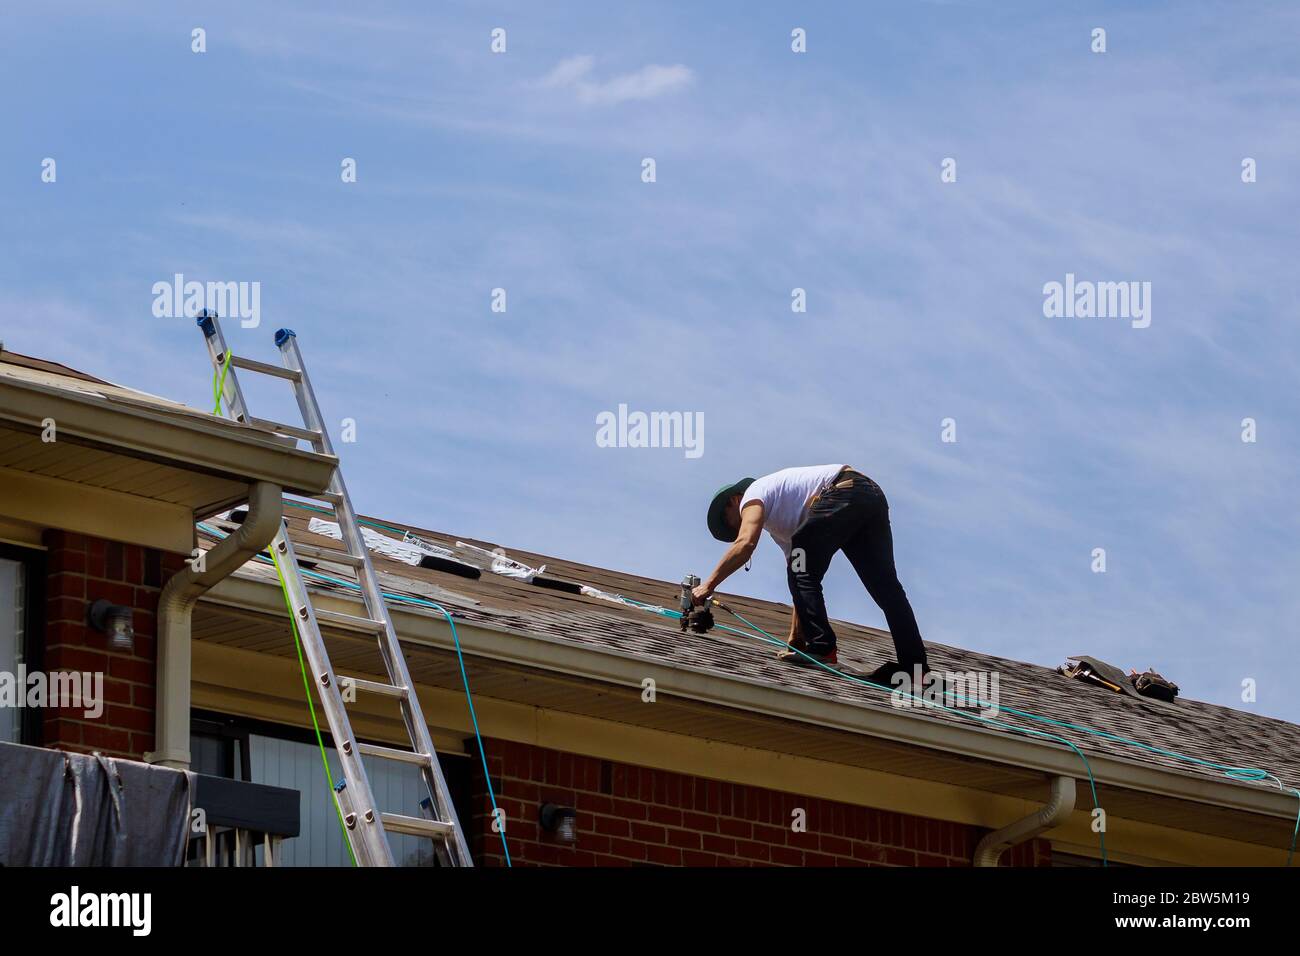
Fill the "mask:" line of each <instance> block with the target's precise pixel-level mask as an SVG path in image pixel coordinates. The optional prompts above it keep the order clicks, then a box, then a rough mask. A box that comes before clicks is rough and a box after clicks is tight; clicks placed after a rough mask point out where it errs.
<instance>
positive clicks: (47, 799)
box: [0, 743, 194, 866]
mask: <svg viewBox="0 0 1300 956" xmlns="http://www.w3.org/2000/svg"><path fill="white" fill-rule="evenodd" d="M193 776H194V775H193V774H192V773H190V772H188V771H184V770H173V769H171V768H169V767H157V766H153V765H151V764H146V763H140V762H138V761H135V760H120V759H118V758H115V757H104V756H101V755H99V754H73V753H64V752H63V751H61V750H45V749H42V748H40V747H26V746H23V745H21V744H9V743H0V866H180V865H181V864H182V863H183V862H184V861H185V847H186V843H187V841H188V839H189V819H190V809H191V802H192V799H193V797H192V795H193V793H194V780H193Z"/></svg>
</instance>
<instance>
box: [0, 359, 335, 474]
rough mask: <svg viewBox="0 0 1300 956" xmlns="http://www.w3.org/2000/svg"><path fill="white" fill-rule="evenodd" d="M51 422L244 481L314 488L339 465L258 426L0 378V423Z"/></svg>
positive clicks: (140, 454)
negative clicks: (49, 419)
mask: <svg viewBox="0 0 1300 956" xmlns="http://www.w3.org/2000/svg"><path fill="white" fill-rule="evenodd" d="M47 418H51V419H53V420H54V422H55V425H56V428H57V434H58V437H59V440H60V441H67V442H69V443H72V444H79V445H86V446H89V447H92V448H99V449H102V450H104V451H109V452H113V453H115V454H119V455H126V456H128V457H131V458H140V459H144V460H147V461H153V462H157V463H158V464H163V465H170V466H172V467H174V468H181V469H184V470H186V471H197V472H201V473H204V474H209V475H215V476H217V477H219V478H227V479H229V480H231V481H237V482H241V483H244V484H248V483H251V482H254V481H265V482H269V483H271V484H276V485H280V486H281V487H282V488H284V489H285V490H286V491H292V492H297V493H300V494H315V493H317V492H320V491H323V490H325V489H326V488H327V487H328V486H329V482H330V477H331V475H332V474H333V470H334V468H335V466H336V465H337V463H338V459H336V458H335V457H334V456H332V455H321V454H317V453H316V452H310V451H303V450H301V449H297V448H293V447H290V446H288V445H285V444H282V443H281V442H279V441H276V440H275V438H274V437H272V436H270V435H269V434H266V433H263V432H259V431H257V430H256V429H253V428H249V427H247V426H244V425H239V424H236V423H234V422H229V421H226V420H224V419H219V418H216V417H214V416H204V415H202V414H199V413H194V414H192V415H189V414H185V413H174V414H168V413H165V412H156V411H153V410H151V409H147V408H143V407H134V406H133V407H129V408H128V407H124V406H123V405H121V404H117V403H114V402H110V401H107V400H105V399H102V398H99V397H97V396H94V395H84V394H81V393H76V392H69V391H63V390H60V389H57V388H51V387H46V386H42V385H38V384H34V383H30V382H18V381H12V380H4V379H3V378H0V421H3V422H6V423H8V424H10V425H12V426H14V427H17V428H21V429H23V430H25V431H28V432H36V433H39V432H40V431H41V430H42V428H43V426H42V424H41V423H42V422H43V421H44V420H45V419H47Z"/></svg>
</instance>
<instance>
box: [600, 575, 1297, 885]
mask: <svg viewBox="0 0 1300 956" xmlns="http://www.w3.org/2000/svg"><path fill="white" fill-rule="evenodd" d="M623 600H624V601H627V602H628V603H629V604H632V605H633V606H638V607H641V608H643V609H644V610H648V611H651V612H653V613H656V614H660V615H662V616H665V617H673V618H679V617H681V614H680V612H677V611H672V610H669V609H668V608H659V607H655V606H654V605H650V604H641V603H640V602H637V601H632V600H631V599H629V598H626V597H625V598H623ZM713 603H714V604H715V605H716V606H718V607H720V608H722V609H723V610H724V611H726V612H728V613H729V614H731V615H732V616H733V617H735V618H736V619H737V620H738V621H740V622H741V623H742V624H744V625H745V626H746V627H748V628H749V629H750V631H748V632H747V631H742V630H739V629H738V628H734V627H728V626H727V625H725V624H718V625H715V626H716V627H718V628H719V629H721V630H724V631H728V632H730V633H733V634H739V635H741V636H742V637H749V638H757V639H758V640H762V641H764V642H766V643H769V644H773V645H776V646H778V647H782V648H789V649H791V650H794V651H795V652H796V653H798V654H800V655H802V656H803V657H806V658H807V659H808V660H809V661H811V662H812V663H814V664H816V665H817V666H818V667H820V668H822V669H823V670H826V671H829V672H830V673H832V674H835V675H836V676H837V677H842V678H844V679H845V680H847V681H850V682H852V683H855V684H861V685H862V686H864V687H871V688H873V689H876V690H883V691H887V692H888V693H890V694H902V696H905V697H910V698H912V699H913V700H915V701H919V702H920V703H922V704H923V705H925V706H928V707H937V708H939V709H941V710H946V711H949V712H951V713H955V714H961V715H962V716H964V717H970V718H972V719H975V720H980V721H983V722H985V723H987V724H989V725H990V726H994V727H1000V728H1002V729H1005V730H1009V731H1012V732H1014V733H1022V734H1027V735H1030V736H1035V737H1041V738H1044V739H1047V740H1054V741H1057V742H1059V743H1063V744H1065V745H1066V746H1067V747H1069V748H1070V749H1071V750H1073V751H1074V753H1075V754H1076V755H1078V757H1079V759H1080V760H1081V761H1082V762H1083V766H1084V770H1085V771H1086V772H1087V774H1088V785H1089V788H1090V789H1091V791H1092V802H1093V807H1094V808H1098V807H1099V806H1100V804H1099V803H1098V800H1097V784H1096V780H1095V779H1094V777H1093V774H1092V767H1091V766H1090V765H1089V763H1088V758H1087V757H1085V756H1084V754H1083V751H1081V750H1080V749H1079V748H1078V747H1077V746H1075V744H1074V743H1072V742H1071V741H1069V740H1067V739H1065V738H1064V737H1061V736H1058V735H1057V734H1051V733H1047V732H1045V731H1037V730H1032V729H1030V728H1027V727H1017V726H1015V725H1014V724H1007V723H1005V722H1003V721H998V720H995V719H993V718H991V717H985V716H983V715H980V714H973V713H971V712H970V711H967V710H961V709H958V708H954V707H946V706H944V705H942V704H936V703H934V702H932V701H926V700H923V699H922V698H919V697H917V696H916V695H914V694H905V693H902V692H901V691H899V690H898V689H897V688H893V687H887V686H885V685H883V684H876V683H873V682H872V681H868V680H863V679H862V678H860V677H857V676H855V675H853V674H848V673H845V672H844V671H841V670H839V669H838V668H835V667H832V666H831V665H829V664H826V663H824V662H822V661H819V660H817V658H815V657H813V656H812V655H810V654H807V653H805V652H804V651H802V650H799V649H798V648H794V647H791V646H790V645H789V644H788V643H787V642H786V641H782V640H779V639H778V638H776V637H773V636H772V635H771V634H769V633H768V632H767V631H765V630H763V629H762V628H761V627H759V626H758V625H757V624H754V623H753V622H752V621H750V620H748V619H747V618H745V617H743V616H742V615H741V614H739V613H738V612H736V611H735V610H733V609H732V608H730V607H728V606H727V605H725V604H723V603H722V602H721V601H718V600H717V599H715V600H714V602H713ZM956 696H962V695H956ZM962 699H963V702H964V703H967V704H970V703H972V701H970V700H968V699H966V698H964V697H963V698H962ZM973 703H974V704H975V705H976V706H978V707H980V708H981V709H989V708H996V709H997V710H998V711H1004V712H1006V713H1008V714H1014V715H1016V716H1018V717H1025V718H1028V719H1030V720H1036V721H1040V722H1042V723H1047V724H1052V725H1054V726H1057V727H1061V728H1065V729H1069V730H1076V731H1079V732H1081V733H1087V734H1092V735H1094V736H1097V737H1102V738H1104V739H1106V740H1112V741H1115V742H1117V743H1122V744H1127V745H1129V746H1133V747H1139V748H1141V749H1143V750H1148V751H1150V752H1152V753H1156V754H1160V755H1162V756H1166V757H1173V758H1175V759H1178V760H1185V761H1187V762H1189V763H1194V764H1197V765H1199V766H1203V767H1209V768H1212V769H1215V770H1218V771H1220V772H1221V773H1222V774H1223V775H1224V776H1226V777H1228V778H1230V779H1233V780H1242V781H1250V782H1254V781H1260V780H1266V779H1267V780H1272V781H1273V782H1274V783H1276V784H1277V786H1278V789H1279V790H1282V791H1284V792H1285V791H1290V792H1291V793H1293V794H1295V795H1296V798H1297V800H1300V790H1297V789H1295V788H1292V787H1287V786H1286V785H1285V784H1283V782H1282V781H1281V780H1280V779H1279V778H1278V777H1277V776H1275V775H1274V774H1271V773H1269V772H1268V771H1265V770H1259V769H1256V768H1253V767H1231V766H1228V765H1227V764H1220V763H1215V762H1214V761H1210V760H1203V759H1201V758H1199V757H1192V756H1189V755H1187V754H1182V753H1178V752H1177V751H1174V750H1165V749H1163V748H1161V747H1153V746H1151V745H1150V744H1144V743H1142V742H1141V741H1137V740H1130V739H1129V738H1127V737H1121V736H1119V735H1118V734H1111V733H1107V732H1106V731H1104V730H1097V729H1095V728H1092V727H1085V726H1082V725H1080V724H1074V723H1070V722H1069V721H1064V720H1056V719H1054V718H1052V717H1044V716H1042V715H1040V714H1034V713H1030V712H1029V711H1024V710H1017V709H1016V708H1014V707H1003V706H1002V705H1000V704H996V705H995V704H992V703H989V702H987V701H982V700H978V699H976V700H974V701H973ZM1297 835H1300V807H1298V808H1297V812H1296V823H1295V826H1294V827H1293V828H1292V832H1291V846H1290V848H1289V850H1288V851H1287V858H1286V865H1287V866H1290V865H1291V862H1292V860H1293V859H1294V857H1295V848H1296V837H1297ZM1098 837H1099V840H1100V843H1101V854H1102V864H1103V865H1106V835H1105V832H1104V831H1099V832H1098Z"/></svg>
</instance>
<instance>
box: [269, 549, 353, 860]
mask: <svg viewBox="0 0 1300 956" xmlns="http://www.w3.org/2000/svg"><path fill="white" fill-rule="evenodd" d="M266 553H267V554H269V555H270V556H271V564H273V565H274V566H275V573H276V575H277V576H278V577H279V579H280V590H281V591H282V592H283V593H284V606H285V607H286V608H287V609H288V611H289V627H290V628H291V629H292V630H293V646H294V647H295V648H296V649H297V651H298V669H299V670H300V671H301V672H302V689H303V690H304V691H305V692H306V694H307V709H308V710H309V711H311V725H312V727H314V728H315V730H316V746H317V747H319V748H320V762H321V765H322V766H323V767H324V768H325V779H326V780H328V781H329V785H330V800H331V802H332V803H333V804H334V812H335V813H336V814H337V815H338V818H339V830H340V831H341V832H342V833H343V845H344V846H345V847H347V849H348V856H349V857H350V858H351V859H352V865H353V866H356V865H357V857H356V854H355V853H353V852H352V841H351V840H349V839H348V828H347V825H346V824H345V823H344V822H343V810H342V808H341V807H339V801H338V796H337V795H336V793H335V791H334V775H333V774H332V773H330V762H329V758H328V757H326V756H325V738H324V737H323V736H322V735H321V732H320V722H319V721H317V719H316V705H315V704H313V703H312V700H311V682H310V681H309V680H308V679H307V663H306V661H304V660H303V657H302V641H301V639H299V637H298V621H297V620H296V618H295V616H294V613H293V605H292V603H291V602H290V601H289V587H288V585H287V584H286V583H285V580H284V572H283V571H282V570H280V561H279V559H278V558H276V556H275V551H273V550H272V549H271V548H267V549H266Z"/></svg>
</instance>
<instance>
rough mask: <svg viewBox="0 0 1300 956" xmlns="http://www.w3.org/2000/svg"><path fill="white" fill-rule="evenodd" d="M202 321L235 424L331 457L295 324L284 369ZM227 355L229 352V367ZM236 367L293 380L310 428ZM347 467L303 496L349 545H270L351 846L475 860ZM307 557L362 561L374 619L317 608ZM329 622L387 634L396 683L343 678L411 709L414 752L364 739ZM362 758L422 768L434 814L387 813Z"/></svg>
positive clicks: (366, 862)
mask: <svg viewBox="0 0 1300 956" xmlns="http://www.w3.org/2000/svg"><path fill="white" fill-rule="evenodd" d="M197 321H198V326H199V328H200V329H201V330H202V332H203V336H204V340H205V341H206V343H207V346H208V355H209V356H210V357H211V359H212V364H213V367H214V369H215V370H216V374H217V376H218V378H219V380H220V381H222V388H221V398H224V399H225V402H226V407H227V408H228V409H229V410H230V414H231V415H232V416H233V418H234V420H235V421H237V422H243V423H245V424H248V425H253V426H256V427H260V428H263V429H267V430H269V431H272V432H275V433H276V434H279V435H285V436H288V437H290V438H294V439H299V440H303V441H307V442H310V443H311V445H312V447H313V448H314V449H315V450H316V451H317V452H320V453H322V454H326V455H333V454H334V448H333V446H332V445H331V444H330V438H329V433H328V432H327V431H326V429H325V424H324V421H323V419H322V418H321V414H320V406H318V405H317V404H316V395H315V393H314V392H313V391H312V387H311V381H310V380H309V379H308V378H307V371H306V369H305V368H303V364H302V353H301V352H299V350H298V338H297V336H296V335H295V334H294V333H293V331H292V330H290V329H280V330H279V331H278V332H276V333H275V344H276V346H277V347H279V349H280V358H281V360H282V362H283V366H276V365H268V364H266V363H264V362H258V361H255V360H253V359H249V358H244V357H243V356H239V355H233V354H230V352H229V349H228V346H227V345H226V340H225V337H224V336H223V335H222V334H221V325H220V324H219V322H218V319H217V316H216V315H214V314H212V313H211V312H208V311H207V310H204V311H203V312H201V313H200V314H199V316H198V319H197ZM227 356H229V362H228V363H227ZM237 368H241V369H245V370H247V371H250V372H258V373H260V374H263V375H269V376H272V377H274V378H279V379H284V380H287V381H289V382H291V383H292V384H293V390H294V395H295V397H296V398H297V400H298V408H299V409H300V410H301V412H302V417H303V427H299V426H297V425H286V424H282V423H280V422H273V421H268V420H265V419H259V418H254V417H252V416H251V415H250V414H249V412H248V407H247V405H246V404H245V402H244V394H243V391H242V390H241V389H240V386H239V378H238V376H237V375H236V374H235V369H237ZM341 471H342V469H341V468H338V467H336V468H335V469H334V475H333V477H332V478H331V479H330V484H329V490H328V491H325V492H321V493H320V494H319V495H304V496H303V497H307V498H313V499H315V500H318V501H320V502H322V503H324V504H326V505H328V506H329V507H330V508H332V509H333V511H334V514H335V516H336V518H337V520H338V524H339V529H340V530H341V532H342V537H343V544H344V547H345V548H346V549H347V550H346V551H337V550H333V549H328V548H316V547H313V546H310V545H306V544H299V545H296V546H295V545H294V543H293V542H292V541H291V540H290V539H289V535H288V533H287V531H286V527H285V525H284V524H281V526H280V530H279V532H277V533H276V536H275V538H274V540H272V542H271V547H272V549H273V550H274V553H275V557H276V561H277V562H278V564H279V566H280V571H281V574H282V575H283V577H284V582H285V586H286V589H287V590H288V595H289V601H290V604H291V605H292V606H293V612H294V615H295V620H296V624H297V628H298V634H299V637H300V639H301V641H302V645H303V649H304V651H305V652H306V656H307V662H308V666H309V667H310V668H311V672H312V676H313V678H314V680H315V686H316V692H317V694H318V695H319V696H320V700H321V703H322V705H323V708H324V710H325V717H326V720H327V721H328V722H329V728H330V733H331V734H333V736H334V746H335V748H336V750H337V753H338V757H339V762H340V763H341V765H342V768H343V778H342V779H341V780H340V781H338V782H337V783H336V784H335V788H334V792H335V797H336V799H337V800H338V805H339V810H340V813H341V815H342V817H343V822H344V826H345V828H346V833H347V837H348V841H349V843H350V844H351V845H352V852H353V854H354V855H355V856H356V860H357V863H358V864H359V865H361V866H393V865H394V861H393V854H392V851H391V850H390V848H389V845H388V840H387V837H386V833H405V834H411V835H414V836H421V837H428V838H431V839H432V840H433V847H434V852H435V853H436V854H437V858H438V860H439V862H441V863H442V864H443V865H445V866H473V865H474V864H473V861H472V860H471V859H470V855H469V848H468V847H467V846H466V844H465V836H464V833H463V832H462V830H461V827H460V823H459V821H458V820H457V819H456V809H455V807H454V806H453V805H452V801H451V794H450V792H449V791H448V790H447V782H446V780H445V779H444V778H443V775H442V768H441V767H440V766H439V765H438V755H437V752H436V751H435V750H434V747H433V740H432V738H431V737H430V736H429V726H428V724H426V723H425V721H424V714H423V712H422V711H421V709H420V702H419V700H418V699H417V698H416V695H415V690H414V684H413V683H412V681H411V674H410V671H409V670H408V669H407V666H406V658H405V656H403V654H402V648H401V645H400V644H399V643H398V640H397V632H396V630H394V628H393V621H392V618H390V617H389V614H388V608H387V606H386V605H385V604H384V599H383V595H382V594H381V593H380V589H379V579H378V578H377V577H376V575H375V569H374V566H373V565H372V564H371V562H370V552H369V551H368V550H367V548H366V545H365V540H364V539H363V538H362V536H361V529H360V527H359V525H358V524H357V515H356V512H355V511H353V509H352V501H351V499H350V498H349V497H348V492H347V488H346V487H345V486H344V484H343V475H342V474H341ZM299 555H302V556H303V557H307V558H314V559H318V560H324V561H333V562H335V563H338V564H345V565H349V566H351V567H353V568H354V569H355V570H356V574H357V579H358V581H359V582H360V585H361V594H362V596H363V597H364V599H365V607H366V616H365V617H357V616H355V615H351V614H339V613H336V612H332V611H325V610H320V611H318V610H316V609H315V608H313V607H312V603H311V596H310V594H308V592H307V585H306V583H305V582H304V581H303V577H302V573H301V569H300V568H299V567H298V557H299ZM320 622H324V623H326V624H338V625H340V626H343V627H347V628H351V629H361V630H365V631H368V632H370V633H372V634H374V635H375V637H376V638H377V639H378V643H379V652H380V656H381V657H382V658H383V661H384V666H385V668H386V670H387V672H388V678H389V683H387V684H383V683H379V682H377V681H370V680H362V679H360V678H350V677H344V678H343V680H344V682H345V683H346V684H350V685H351V686H352V687H354V688H355V689H356V691H357V692H366V693H371V694H375V695H378V696H381V697H389V698H395V699H396V700H397V701H398V703H399V704H400V706H401V710H402V720H403V722H404V723H405V724H406V732H407V737H408V739H409V740H410V742H411V749H410V750H401V749H397V748H393V747H380V746H376V745H373V744H365V743H360V742H359V741H357V739H356V736H355V735H354V734H353V732H352V725H351V723H350V722H349V720H348V715H347V711H346V708H345V706H344V701H343V696H342V694H341V693H340V684H339V678H338V677H337V676H336V675H335V673H334V668H333V667H332V666H331V664H330V660H329V655H328V654H327V653H326V650H325V642H324V640H323V639H322V638H321V633H320ZM363 754H364V755H367V756H370V757H376V758H381V759H385V760H394V761H400V762H403V763H407V764H414V765H416V766H418V767H419V768H420V776H421V777H422V779H423V781H424V784H425V788H426V789H427V791H428V799H427V800H424V801H421V806H422V808H423V811H424V812H425V813H426V814H427V816H423V817H414V816H405V815H402V814H396V813H383V812H380V810H379V808H378V806H377V805H376V803H375V797H374V794H373V792H372V791H371V788H370V779H369V777H368V776H367V775H366V770H365V767H364V766H363V765H362V761H361V757H362V755H363Z"/></svg>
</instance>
